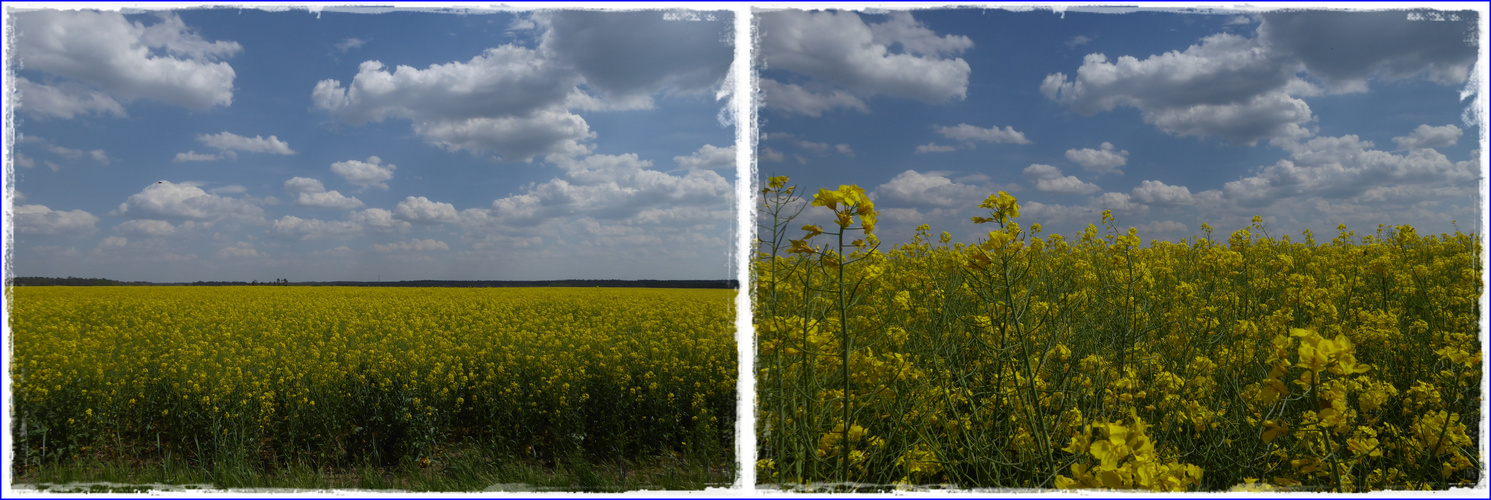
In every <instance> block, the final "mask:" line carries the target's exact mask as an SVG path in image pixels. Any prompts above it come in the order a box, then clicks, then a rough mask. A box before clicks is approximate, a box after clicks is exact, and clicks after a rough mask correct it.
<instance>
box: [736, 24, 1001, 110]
mask: <svg viewBox="0 0 1491 500" xmlns="http://www.w3.org/2000/svg"><path fill="white" fill-rule="evenodd" d="M759 18H760V20H761V24H760V26H761V35H762V36H761V38H760V40H761V44H760V52H759V53H760V57H761V61H762V63H763V64H764V65H765V67H766V68H767V69H769V70H787V71H791V72H794V73H798V74H800V75H804V76H807V77H810V78H811V80H810V81H808V82H805V83H804V84H802V85H799V84H797V83H789V82H779V81H775V80H773V79H769V78H768V79H762V80H761V82H762V85H761V88H762V91H763V93H764V94H765V98H766V99H765V104H766V106H767V107H770V108H774V109H779V110H782V111H785V112H789V113H798V114H805V115H809V116H818V114H820V113H822V112H824V111H827V110H829V109H834V108H838V107H848V108H853V109H859V110H861V111H863V110H866V109H867V107H866V106H865V104H864V102H863V100H861V99H862V98H866V97H870V96H875V95H886V96H893V97H902V98H908V99H915V100H919V101H922V102H927V103H931V104H937V103H943V102H947V101H949V100H960V99H963V98H964V97H965V96H966V95H967V91H968V75H969V73H970V72H971V69H970V67H969V66H968V63H967V62H966V61H964V60H963V59H962V58H956V57H951V56H952V55H954V54H957V53H960V52H962V51H964V50H967V49H969V48H972V47H973V41H972V40H970V39H969V38H968V37H965V36H960V35H946V36H938V35H937V34H936V33H935V32H933V31H931V30H930V29H928V28H926V27H925V26H924V25H923V24H922V23H921V22H920V21H917V20H916V19H915V18H914V17H912V15H911V14H910V13H907V12H897V13H894V14H891V15H890V16H889V18H888V19H887V20H886V21H885V22H881V23H873V24H866V23H865V21H864V20H863V19H862V18H860V16H859V14H857V13H854V12H849V11H819V12H808V11H801V10H783V11H775V12H763V13H761V14H759ZM767 82H770V83H767Z"/></svg>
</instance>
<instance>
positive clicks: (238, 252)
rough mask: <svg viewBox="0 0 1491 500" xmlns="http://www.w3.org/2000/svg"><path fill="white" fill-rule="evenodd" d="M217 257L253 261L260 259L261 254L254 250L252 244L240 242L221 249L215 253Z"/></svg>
mask: <svg viewBox="0 0 1491 500" xmlns="http://www.w3.org/2000/svg"><path fill="white" fill-rule="evenodd" d="M217 256H218V257H220V258H224V259H254V258H258V257H262V256H263V254H260V253H259V251H258V250H256V249H254V244H253V243H249V242H247V241H240V242H237V243H234V244H232V245H229V246H225V247H222V248H221V249H219V250H218V251H217Z"/></svg>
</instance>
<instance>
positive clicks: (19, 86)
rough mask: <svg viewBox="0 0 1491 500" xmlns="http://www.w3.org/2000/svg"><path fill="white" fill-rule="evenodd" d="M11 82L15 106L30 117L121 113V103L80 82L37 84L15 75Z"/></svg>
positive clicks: (117, 114)
mask: <svg viewBox="0 0 1491 500" xmlns="http://www.w3.org/2000/svg"><path fill="white" fill-rule="evenodd" d="M15 81H16V92H17V97H18V99H17V103H18V104H19V105H18V106H17V107H19V108H20V109H21V110H22V111H24V112H26V113H27V114H30V115H31V116H33V117H37V118H48V117H51V118H61V119H64V120H70V119H72V118H73V117H74V116H78V115H87V114H99V115H102V114H110V115H114V116H124V106H123V105H121V104H119V101H115V100H114V98H112V97H109V96H108V95H105V94H104V93H102V92H99V91H96V90H90V89H88V88H85V87H83V86H82V85H78V84H61V85H57V86H50V85H41V84H38V83H35V82H32V81H31V80H27V79H26V78H25V77H19V76H18V77H16V80H15Z"/></svg>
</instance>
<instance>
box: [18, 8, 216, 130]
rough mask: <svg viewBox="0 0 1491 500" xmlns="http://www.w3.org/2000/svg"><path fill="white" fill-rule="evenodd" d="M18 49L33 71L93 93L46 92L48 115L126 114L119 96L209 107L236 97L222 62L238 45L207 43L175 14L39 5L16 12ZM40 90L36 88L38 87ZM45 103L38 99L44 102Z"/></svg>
mask: <svg viewBox="0 0 1491 500" xmlns="http://www.w3.org/2000/svg"><path fill="white" fill-rule="evenodd" d="M14 23H15V24H14V28H15V29H14V33H15V34H16V40H15V46H14V52H13V54H14V55H16V56H18V57H20V58H21V59H22V60H24V61H25V70H26V71H41V72H45V73H50V74H53V75H57V76H60V77H64V78H68V79H71V80H74V81H76V82H79V83H81V84H83V85H87V86H89V87H92V88H93V89H94V90H88V91H82V90H79V89H77V88H73V89H72V90H67V88H66V87H64V88H58V89H54V90H56V92H52V91H42V92H41V93H39V94H33V95H41V96H44V97H41V98H40V99H39V100H38V101H32V103H23V107H25V106H28V105H33V104H34V105H37V106H39V107H40V108H41V109H42V110H44V111H39V112H41V113H43V114H48V115H51V116H57V117H63V118H66V117H70V116H72V115H73V114H76V113H79V112H91V111H108V112H110V113H113V114H115V115H122V114H123V110H122V107H121V106H119V104H118V102H117V101H116V99H117V100H122V101H126V102H127V101H132V100H135V99H149V100H154V101H159V102H164V103H167V104H174V105H178V106H183V107H186V108H190V109H196V110H204V109H208V108H211V107H213V106H228V105H230V104H232V102H233V78H234V76H235V74H234V71H233V68H232V67H231V66H229V65H228V64H227V63H225V62H219V61H218V60H219V59H223V58H227V57H231V56H232V55H234V54H236V53H238V52H239V51H240V50H242V47H241V46H239V45H238V43H236V42H230V41H216V42H208V41H206V40H204V39H202V38H201V36H199V35H197V34H196V33H195V32H194V31H193V30H192V29H191V28H188V27H187V26H186V24H185V23H183V22H182V21H181V18H180V17H178V16H176V15H175V14H169V13H167V14H161V15H160V16H159V20H158V22H156V23H155V24H153V25H150V26H146V25H145V24H144V23H139V22H130V21H129V20H127V19H125V17H124V16H123V15H122V14H120V13H118V12H97V11H57V10H39V11H32V12H21V13H18V14H16V15H15V17H14ZM34 91H35V90H34V89H33V92H34ZM44 101H45V102H46V104H35V103H37V102H44Z"/></svg>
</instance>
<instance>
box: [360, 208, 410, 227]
mask: <svg viewBox="0 0 1491 500" xmlns="http://www.w3.org/2000/svg"><path fill="white" fill-rule="evenodd" d="M348 221H349V222H352V223H354V224H357V225H358V226H361V227H362V228H363V229H365V230H368V231H373V232H379V233H402V232H406V231H408V230H409V229H410V228H411V227H412V225H411V224H409V221H405V220H399V219H396V218H394V213H393V212H392V211H390V210H386V209H382V208H369V209H367V210H362V211H358V212H352V214H351V215H350V216H349V217H348Z"/></svg>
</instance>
